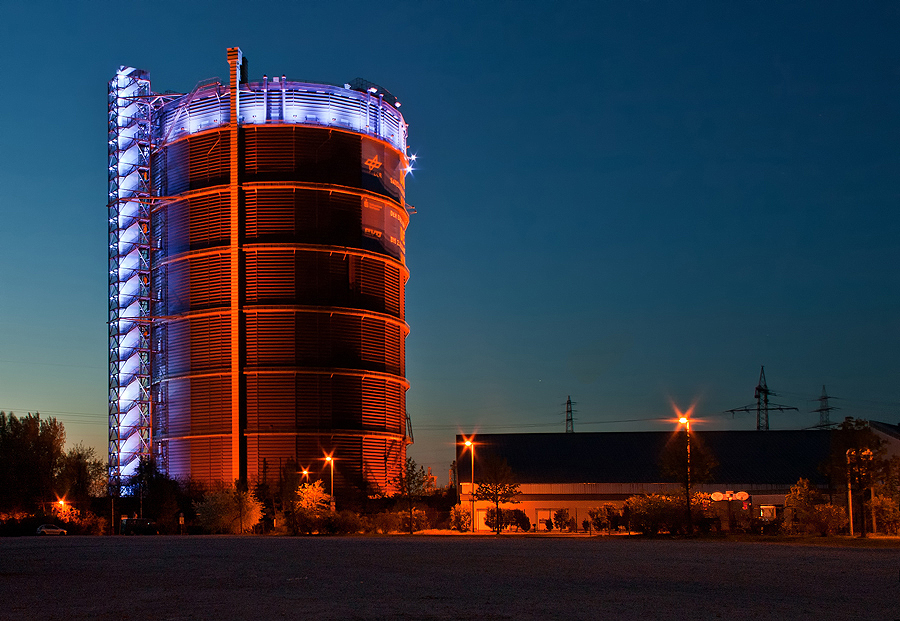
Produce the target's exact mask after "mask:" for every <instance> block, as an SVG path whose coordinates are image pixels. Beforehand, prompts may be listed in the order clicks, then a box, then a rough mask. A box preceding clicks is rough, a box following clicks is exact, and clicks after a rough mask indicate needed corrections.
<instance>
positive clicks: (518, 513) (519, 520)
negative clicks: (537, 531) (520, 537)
mask: <svg viewBox="0 0 900 621" xmlns="http://www.w3.org/2000/svg"><path fill="white" fill-rule="evenodd" d="M510 524H515V526H516V528H518V529H519V530H521V531H522V532H524V533H527V532H528V531H529V530H531V520H530V519H528V515H526V514H525V512H524V511H522V510H521V509H513V510H512V519H511V520H510Z"/></svg>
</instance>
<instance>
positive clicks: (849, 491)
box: [847, 449, 854, 537]
mask: <svg viewBox="0 0 900 621" xmlns="http://www.w3.org/2000/svg"><path fill="white" fill-rule="evenodd" d="M853 452H854V451H853V449H847V513H848V514H849V516H850V536H851V537H852V536H853V489H852V487H853V486H852V485H851V482H850V481H851V477H850V453H853Z"/></svg>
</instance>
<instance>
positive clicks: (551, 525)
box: [544, 518, 553, 532]
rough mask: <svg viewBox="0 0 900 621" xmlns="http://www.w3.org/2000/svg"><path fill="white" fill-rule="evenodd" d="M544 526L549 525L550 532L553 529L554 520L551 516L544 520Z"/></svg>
mask: <svg viewBox="0 0 900 621" xmlns="http://www.w3.org/2000/svg"><path fill="white" fill-rule="evenodd" d="M544 526H546V527H547V531H548V532H549V531H551V530H553V520H552V519H551V518H547V519H546V520H544Z"/></svg>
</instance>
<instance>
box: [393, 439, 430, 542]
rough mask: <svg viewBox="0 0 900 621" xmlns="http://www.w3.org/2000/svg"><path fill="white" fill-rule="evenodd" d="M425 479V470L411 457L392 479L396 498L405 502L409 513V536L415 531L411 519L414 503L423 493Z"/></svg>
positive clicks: (413, 522) (413, 520) (412, 519)
mask: <svg viewBox="0 0 900 621" xmlns="http://www.w3.org/2000/svg"><path fill="white" fill-rule="evenodd" d="M427 478H428V477H427V476H426V475H425V468H423V467H422V466H420V465H419V464H417V463H416V462H415V460H414V459H413V458H412V457H407V458H406V464H405V465H404V467H403V469H401V470H400V474H399V475H397V478H396V479H394V483H396V484H397V489H398V492H397V496H398V497H400V498H402V499H403V500H404V501H405V502H406V505H407V509H408V511H409V534H410V535H412V534H413V532H414V531H415V519H414V518H413V513H414V508H415V501H416V499H417V498H419V497H420V496H422V494H424V493H425V487H426V482H427Z"/></svg>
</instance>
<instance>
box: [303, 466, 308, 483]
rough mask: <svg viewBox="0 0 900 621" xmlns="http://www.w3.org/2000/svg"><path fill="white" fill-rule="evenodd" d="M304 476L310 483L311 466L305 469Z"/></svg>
mask: <svg viewBox="0 0 900 621" xmlns="http://www.w3.org/2000/svg"><path fill="white" fill-rule="evenodd" d="M303 478H304V479H306V482H307V483H309V468H304V469H303Z"/></svg>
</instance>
